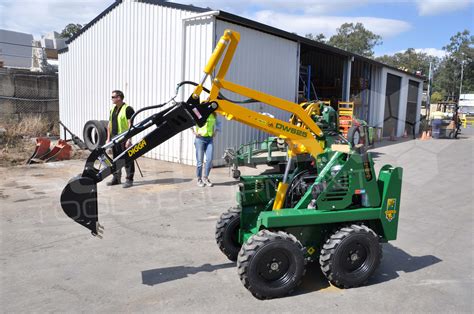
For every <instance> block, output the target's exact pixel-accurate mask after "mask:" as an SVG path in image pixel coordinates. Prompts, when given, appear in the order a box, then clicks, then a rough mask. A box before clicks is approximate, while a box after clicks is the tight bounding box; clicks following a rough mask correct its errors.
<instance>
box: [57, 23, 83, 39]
mask: <svg viewBox="0 0 474 314" xmlns="http://www.w3.org/2000/svg"><path fill="white" fill-rule="evenodd" d="M81 29H82V25H81V24H74V23H69V24H68V25H66V27H64V29H63V30H62V31H61V34H60V36H61V38H65V39H69V38H71V37H72V36H74V34H76V33H77V32H79V31H80V30H81Z"/></svg>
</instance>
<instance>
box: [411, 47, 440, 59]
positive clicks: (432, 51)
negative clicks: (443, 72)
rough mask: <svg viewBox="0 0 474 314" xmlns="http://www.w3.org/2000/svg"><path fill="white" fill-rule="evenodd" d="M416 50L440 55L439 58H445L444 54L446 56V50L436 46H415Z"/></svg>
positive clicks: (434, 55) (435, 55) (436, 55)
mask: <svg viewBox="0 0 474 314" xmlns="http://www.w3.org/2000/svg"><path fill="white" fill-rule="evenodd" d="M415 51H416V52H423V53H426V54H427V55H430V56H433V57H438V58H443V57H444V56H446V51H444V50H442V49H436V48H415Z"/></svg>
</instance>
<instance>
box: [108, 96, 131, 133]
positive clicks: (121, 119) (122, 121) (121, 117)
mask: <svg viewBox="0 0 474 314" xmlns="http://www.w3.org/2000/svg"><path fill="white" fill-rule="evenodd" d="M127 108H128V105H127V104H126V103H123V105H122V106H121V107H120V109H119V113H118V114H117V127H118V128H117V133H118V134H120V133H123V132H125V131H127V130H128V119H127ZM114 109H115V105H114V106H113V107H112V109H110V119H109V121H110V123H112V114H113V112H114Z"/></svg>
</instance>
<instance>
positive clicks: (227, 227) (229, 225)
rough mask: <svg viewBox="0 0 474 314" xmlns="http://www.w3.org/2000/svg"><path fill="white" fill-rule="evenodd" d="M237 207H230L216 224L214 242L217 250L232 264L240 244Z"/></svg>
mask: <svg viewBox="0 0 474 314" xmlns="http://www.w3.org/2000/svg"><path fill="white" fill-rule="evenodd" d="M240 211H241V209H240V208H239V207H231V208H229V209H228V210H227V212H225V213H223V214H222V215H221V216H220V217H219V220H217V224H216V242H217V245H218V246H219V249H220V250H221V252H222V253H224V255H225V256H227V258H228V259H229V260H231V261H233V262H235V261H236V260H237V255H239V251H240V248H241V247H242V244H240V243H239V239H238V236H239V229H240Z"/></svg>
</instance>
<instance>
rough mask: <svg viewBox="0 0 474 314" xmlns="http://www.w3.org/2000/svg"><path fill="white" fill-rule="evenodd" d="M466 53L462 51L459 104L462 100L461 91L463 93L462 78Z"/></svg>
mask: <svg viewBox="0 0 474 314" xmlns="http://www.w3.org/2000/svg"><path fill="white" fill-rule="evenodd" d="M463 56H464V53H461V83H459V98H458V104H459V101H460V100H461V93H462V79H463V74H464V58H463Z"/></svg>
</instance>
